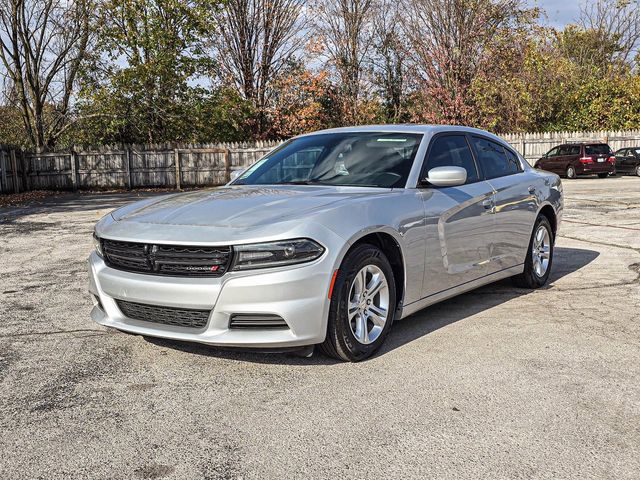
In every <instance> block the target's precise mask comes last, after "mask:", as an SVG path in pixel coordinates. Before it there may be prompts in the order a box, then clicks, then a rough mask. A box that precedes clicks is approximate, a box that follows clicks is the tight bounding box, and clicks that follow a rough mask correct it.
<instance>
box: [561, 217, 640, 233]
mask: <svg viewBox="0 0 640 480" xmlns="http://www.w3.org/2000/svg"><path fill="white" fill-rule="evenodd" d="M562 221H563V222H567V223H577V224H580V225H589V226H590V227H608V228H622V229H624V230H633V231H634V232H640V228H633V227H622V226H619V225H609V224H606V223H605V224H602V223H590V222H579V221H577V220H567V219H563V220H562ZM560 236H562V235H560Z"/></svg>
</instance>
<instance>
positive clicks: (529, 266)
mask: <svg viewBox="0 0 640 480" xmlns="http://www.w3.org/2000/svg"><path fill="white" fill-rule="evenodd" d="M541 225H542V226H544V227H545V228H546V229H547V232H548V234H549V240H550V249H549V264H548V266H547V270H546V271H545V273H544V275H542V276H538V274H537V273H536V272H535V269H534V268H533V239H534V237H535V235H536V232H537V231H538V229H539V228H540V226H541ZM554 243H555V238H554V237H553V229H552V228H551V223H550V222H549V219H548V218H547V217H546V216H545V215H542V214H540V215H538V218H537V219H536V222H535V224H534V227H533V232H532V233H531V239H530V240H529V247H528V249H527V258H526V259H525V261H524V271H523V272H522V273H521V274H520V275H516V276H514V277H512V280H513V284H514V285H515V286H516V287H520V288H540V287H542V286H543V285H544V284H545V283H547V280H548V279H549V274H550V273H551V267H552V265H553V249H554Z"/></svg>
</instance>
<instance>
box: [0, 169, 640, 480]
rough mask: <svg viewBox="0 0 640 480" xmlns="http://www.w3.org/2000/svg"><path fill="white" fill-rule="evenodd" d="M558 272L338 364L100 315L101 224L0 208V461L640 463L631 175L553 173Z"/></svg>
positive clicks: (0, 473) (34, 472) (13, 471)
mask: <svg viewBox="0 0 640 480" xmlns="http://www.w3.org/2000/svg"><path fill="white" fill-rule="evenodd" d="M563 183H564V188H565V196H566V209H565V214H564V222H563V224H562V225H561V230H560V236H559V238H558V241H557V245H556V247H557V248H556V253H555V259H554V264H553V271H552V275H551V282H550V284H549V285H548V286H547V287H546V288H543V289H541V290H537V291H526V290H519V289H516V288H514V287H512V286H511V284H510V282H508V281H506V282H500V283H498V284H494V285H490V286H487V287H483V288H481V289H479V290H476V291H474V292H471V293H468V294H466V295H463V296H461V297H458V298H455V299H452V300H449V301H447V302H445V303H442V304H439V305H436V306H433V307H430V308H428V309H426V310H423V311H422V312H419V313H418V314H416V315H414V316H412V317H410V318H408V319H406V320H403V321H401V322H398V323H396V324H395V325H394V329H393V331H392V332H391V334H390V336H389V338H388V339H387V342H386V345H385V346H384V347H383V348H382V350H381V351H380V352H379V354H378V355H376V356H375V357H374V358H373V359H371V360H369V361H366V362H362V363H358V364H347V363H336V362H334V361H332V360H330V359H328V358H326V357H323V356H321V355H318V354H316V355H314V356H313V357H312V358H309V359H302V358H297V357H291V356H287V355H284V354H271V355H269V354H256V353H248V352H228V351H222V350H219V349H215V348H210V347H206V346H200V345H192V344H183V343H179V342H173V341H166V340H158V339H151V338H143V337H140V336H134V335H127V334H124V333H120V332H117V331H113V330H108V329H105V328H103V327H100V326H98V325H96V324H94V323H92V322H91V320H90V319H89V311H90V308H91V303H90V299H89V295H88V293H87V274H86V273H85V259H86V257H87V255H88V254H89V252H90V250H91V248H92V246H91V232H92V229H93V225H94V223H95V222H96V221H97V220H98V219H99V218H100V217H101V216H102V215H104V214H105V213H107V212H108V211H110V210H111V209H113V208H115V207H116V206H119V205H122V204H124V203H126V202H128V201H131V200H133V199H135V197H136V195H135V194H102V195H72V194H69V195H63V196H59V197H55V198H52V199H49V200H45V201H43V202H41V203H37V204H27V205H23V206H18V207H7V208H3V209H0V452H2V454H1V456H0V478H3V479H9V478H167V479H168V478H245V479H254V478H255V479H264V478H376V479H377V478H411V477H413V478H455V479H460V478H585V477H586V478H615V479H620V478H638V475H639V473H638V472H640V308H639V307H640V280H639V278H640V178H635V177H622V178H620V177H618V178H610V179H598V178H593V179H591V178H589V179H580V180H574V181H564V182H563Z"/></svg>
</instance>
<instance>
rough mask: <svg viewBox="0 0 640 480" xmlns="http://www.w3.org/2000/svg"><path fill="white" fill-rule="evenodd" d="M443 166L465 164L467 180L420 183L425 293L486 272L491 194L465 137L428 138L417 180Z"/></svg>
mask: <svg viewBox="0 0 640 480" xmlns="http://www.w3.org/2000/svg"><path fill="white" fill-rule="evenodd" d="M442 166H457V167H462V168H465V169H466V170H467V183H466V184H465V185H461V186H457V187H435V186H432V185H428V184H425V185H423V186H422V189H421V195H422V199H423V201H424V206H425V215H426V224H427V230H426V231H427V247H426V252H425V277H424V282H423V291H424V296H425V297H428V296H430V295H433V294H436V293H440V292H443V291H445V290H448V289H450V288H452V287H455V286H458V285H461V284H463V283H466V282H469V281H472V280H475V279H477V278H479V277H482V276H484V275H487V274H488V273H490V265H489V264H490V258H491V256H492V248H493V246H492V242H491V238H492V232H493V228H494V223H493V222H494V214H493V212H494V208H493V207H494V200H493V194H494V192H493V188H492V186H491V185H490V184H489V183H488V182H486V181H484V180H482V179H481V177H480V174H479V171H478V168H477V166H476V164H475V160H474V158H473V154H472V153H471V148H470V145H469V143H468V140H467V136H466V135H464V134H460V133H455V134H453V133H446V134H440V135H437V136H435V137H434V138H433V139H432V140H431V144H430V146H429V149H428V152H427V157H426V161H425V163H424V165H423V169H422V174H421V178H426V177H427V176H428V172H429V170H430V169H432V168H435V167H442Z"/></svg>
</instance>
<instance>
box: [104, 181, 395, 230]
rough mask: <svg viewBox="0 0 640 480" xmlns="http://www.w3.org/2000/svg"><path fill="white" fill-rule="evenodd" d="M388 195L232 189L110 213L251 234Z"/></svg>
mask: <svg viewBox="0 0 640 480" xmlns="http://www.w3.org/2000/svg"><path fill="white" fill-rule="evenodd" d="M388 191H389V190H388V189H379V188H360V187H329V186H315V185H313V186H312V185H309V186H306V185H305V186H229V187H221V188H216V189H210V190H201V191H197V192H188V193H180V194H174V195H169V196H164V197H160V198H157V199H153V200H151V201H143V202H137V203H134V204H131V205H127V206H125V207H122V208H120V209H118V210H116V211H115V212H113V213H112V216H113V218H114V219H115V220H116V221H117V222H137V223H143V224H154V225H183V226H203V227H224V228H247V227H258V226H262V225H271V224H273V223H277V222H282V221H287V220H291V219H294V218H309V217H310V216H311V215H313V214H314V213H317V212H319V211H322V210H323V209H326V208H329V207H330V206H332V205H333V204H336V203H338V202H344V201H346V200H349V199H352V198H362V197H363V196H368V195H380V194H382V193H384V192H388Z"/></svg>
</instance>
